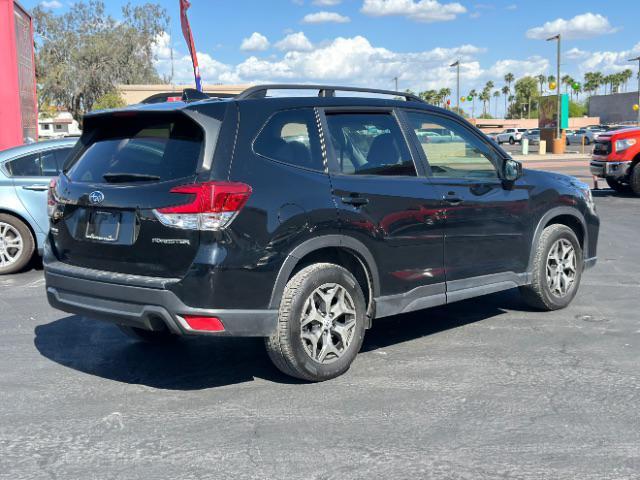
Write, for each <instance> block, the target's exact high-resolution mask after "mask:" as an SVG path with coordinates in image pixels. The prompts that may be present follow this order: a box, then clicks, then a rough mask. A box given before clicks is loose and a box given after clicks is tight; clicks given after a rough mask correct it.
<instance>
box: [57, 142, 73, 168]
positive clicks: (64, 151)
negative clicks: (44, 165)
mask: <svg viewBox="0 0 640 480" xmlns="http://www.w3.org/2000/svg"><path fill="white" fill-rule="evenodd" d="M71 150H73V147H67V148H59V149H58V150H56V151H55V155H56V163H57V164H58V173H60V170H62V168H63V167H64V163H65V162H66V161H67V158H69V154H70V153H71ZM56 175H57V174H56Z"/></svg>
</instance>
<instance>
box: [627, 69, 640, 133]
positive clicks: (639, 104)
mask: <svg viewBox="0 0 640 480" xmlns="http://www.w3.org/2000/svg"><path fill="white" fill-rule="evenodd" d="M629 61H630V62H638V106H640V57H636V58H630V59H629ZM638 126H639V127H640V108H638Z"/></svg>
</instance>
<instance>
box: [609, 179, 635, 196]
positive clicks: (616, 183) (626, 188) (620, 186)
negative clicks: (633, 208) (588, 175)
mask: <svg viewBox="0 0 640 480" xmlns="http://www.w3.org/2000/svg"><path fill="white" fill-rule="evenodd" d="M605 180H606V181H607V185H609V187H610V188H611V189H612V190H615V191H616V192H618V193H624V194H629V193H632V190H631V185H629V184H628V183H622V182H621V181H620V180H617V179H615V178H613V177H607V178H606V179H605Z"/></svg>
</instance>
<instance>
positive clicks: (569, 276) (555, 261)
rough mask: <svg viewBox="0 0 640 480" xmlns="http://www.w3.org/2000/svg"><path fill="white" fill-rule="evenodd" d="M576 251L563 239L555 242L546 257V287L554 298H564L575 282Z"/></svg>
mask: <svg viewBox="0 0 640 480" xmlns="http://www.w3.org/2000/svg"><path fill="white" fill-rule="evenodd" d="M576 272H577V269H576V251H575V248H573V244H572V243H571V242H570V241H569V240H566V239H564V238H561V239H559V240H557V241H556V242H555V243H554V244H553V245H552V246H551V250H549V255H548V256H547V286H548V287H549V290H550V291H551V293H552V294H553V295H555V296H556V297H564V296H565V295H567V293H569V292H570V291H571V288H572V287H573V285H574V283H575V281H576Z"/></svg>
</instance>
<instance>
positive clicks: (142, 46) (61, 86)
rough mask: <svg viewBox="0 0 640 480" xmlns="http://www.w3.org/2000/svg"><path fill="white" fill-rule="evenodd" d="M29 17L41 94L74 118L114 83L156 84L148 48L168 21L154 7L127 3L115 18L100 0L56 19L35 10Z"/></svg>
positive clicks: (77, 6) (79, 5) (83, 3)
mask: <svg viewBox="0 0 640 480" xmlns="http://www.w3.org/2000/svg"><path fill="white" fill-rule="evenodd" d="M33 18H34V25H35V31H36V33H37V34H38V38H39V41H38V42H36V82H37V83H38V85H39V91H40V94H41V95H42V96H43V101H45V102H49V103H51V104H55V105H58V106H61V107H63V108H65V109H66V110H68V111H69V112H71V114H72V115H73V117H74V118H75V119H76V120H78V121H81V119H82V115H83V114H84V113H86V112H88V111H90V110H91V109H92V108H93V107H94V104H95V103H96V101H97V100H98V99H99V98H101V97H103V96H104V95H106V94H108V93H110V92H113V91H114V90H115V88H116V86H117V85H118V84H132V83H159V82H161V79H160V78H159V76H158V74H157V72H156V70H155V68H154V67H153V51H152V46H153V43H154V41H155V39H156V38H157V36H158V35H159V34H160V33H161V32H163V31H165V30H166V28H167V25H168V20H169V19H168V16H167V12H166V10H165V9H164V8H162V7H160V6H159V5H156V4H152V3H146V4H142V5H138V6H135V7H134V6H132V5H131V4H129V3H127V4H126V5H124V6H123V7H122V17H121V18H120V19H115V18H113V17H111V16H110V15H107V14H106V12H105V5H104V2H102V1H99V0H89V1H79V2H77V3H75V4H73V5H72V6H71V7H70V8H69V10H68V11H67V12H66V13H64V14H60V15H57V14H55V13H53V12H50V11H47V10H44V9H43V8H41V7H40V6H38V7H36V8H34V9H33Z"/></svg>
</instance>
